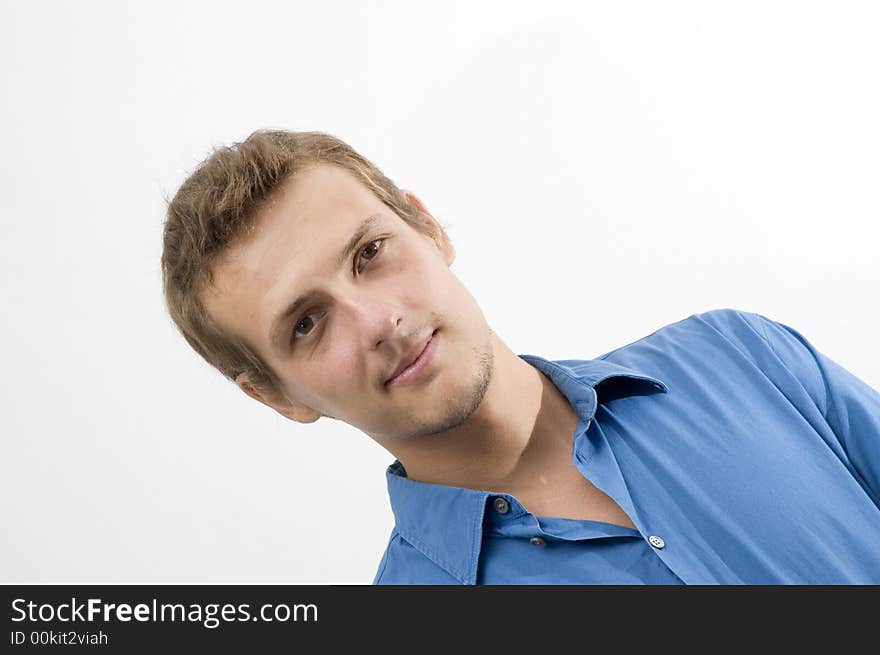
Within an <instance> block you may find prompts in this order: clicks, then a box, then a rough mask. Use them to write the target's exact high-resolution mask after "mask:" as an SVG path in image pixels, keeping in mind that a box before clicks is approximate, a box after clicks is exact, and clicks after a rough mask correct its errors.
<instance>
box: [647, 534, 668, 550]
mask: <svg viewBox="0 0 880 655" xmlns="http://www.w3.org/2000/svg"><path fill="white" fill-rule="evenodd" d="M648 543H650V544H651V545H652V546H653V547H654V548H663V547H664V546H665V545H666V542H665V541H663V540H662V539H661V538H660V537H658V536H657V535H655V534H652V535H651V536H650V537H648Z"/></svg>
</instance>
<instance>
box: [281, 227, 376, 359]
mask: <svg viewBox="0 0 880 655" xmlns="http://www.w3.org/2000/svg"><path fill="white" fill-rule="evenodd" d="M381 221H382V216H381V215H379V214H373V215H372V216H369V217H368V218H366V219H365V220H364V221H363V222H361V224H360V225H358V227H357V229H356V230H355V231H354V233H353V234H352V235H351V238H350V239H349V240H348V241H347V242H346V244H345V246H344V247H343V248H342V250H341V251H340V252H339V256H338V257H337V259H336V267H335V269H334V270H336V271H338V270H339V269H340V268H342V265H343V264H345V262H346V261H348V258H349V257H350V256H351V254H352V253H353V252H354V249H355V248H357V247H358V244H359V243H360V241H361V239H363V238H364V236H365V235H366V234H367V232H369V231H370V230H372V229H373V228H374V227H375V226H376V224H378V223H380V222H381ZM313 296H314V291H311V290H310V291H307V292H306V293H304V294H302V295H301V296H299V297H297V298H296V299H295V300H294V301H293V302H291V303H290V304H289V305H287V307H286V308H285V309H284V311H282V312H281V313H280V314H278V316H276V317H275V318H274V319H273V320H272V324H271V326H270V328H269V343H271V344H272V346H273V347H275V348H278V349H280V347H281V344H280V339H281V334H282V332H281V328H282V327H283V326H284V325H285V323H286V322H287V321H288V319H290V317H291V316H293V315H295V314H296V313H297V312H298V311H299V310H300V308H301V307H302V306H303V305H305V304H306V303H307V302H309V300H311V299H312V297H313Z"/></svg>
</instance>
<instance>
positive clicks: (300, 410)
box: [235, 373, 321, 423]
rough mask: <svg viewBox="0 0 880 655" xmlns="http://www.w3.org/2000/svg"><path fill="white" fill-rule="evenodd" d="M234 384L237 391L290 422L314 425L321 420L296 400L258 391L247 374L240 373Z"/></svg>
mask: <svg viewBox="0 0 880 655" xmlns="http://www.w3.org/2000/svg"><path fill="white" fill-rule="evenodd" d="M235 383H236V384H237V385H238V388H239V389H241V390H242V391H244V392H245V393H246V394H247V395H249V396H250V397H251V398H253V399H254V400H259V401H260V402H261V403H263V404H264V405H266V406H267V407H271V408H272V409H274V410H275V411H276V412H278V413H279V414H281V415H282V416H286V417H287V418H289V419H290V420H291V421H296V422H297V423H314V422H315V421H317V420H318V419H319V418H321V414H320V412H316V411H315V410H314V409H312V408H311V407H308V406H307V405H303V404H302V403H300V402H297V401H296V400H290V399H289V398H287V397H286V396H283V397H280V396H279V395H276V394H269V393H266V392H263V391H260V390H258V389H257V388H256V387H254V385H253V384H252V383H251V381H250V378H249V377H248V374H247V373H240V374H239V375H238V377H236V378H235Z"/></svg>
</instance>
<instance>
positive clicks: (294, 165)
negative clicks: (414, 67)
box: [162, 131, 493, 440]
mask: <svg viewBox="0 0 880 655" xmlns="http://www.w3.org/2000/svg"><path fill="white" fill-rule="evenodd" d="M454 257H455V250H454V248H453V246H452V243H451V242H450V241H449V238H448V237H447V235H446V232H445V230H444V229H443V228H442V227H441V226H440V225H439V223H438V222H437V221H436V220H435V219H434V217H433V216H431V214H430V213H429V212H428V210H427V209H426V208H425V207H424V205H423V204H422V203H421V201H420V200H419V199H418V198H417V197H416V196H415V195H413V194H412V193H410V192H408V191H402V190H400V189H398V188H397V187H396V186H395V185H394V183H393V182H391V180H389V179H388V178H387V177H385V176H384V175H383V174H382V173H381V172H380V171H379V170H378V169H377V168H376V167H375V166H374V165H373V164H371V163H370V162H369V161H368V160H366V159H365V158H363V157H362V156H360V155H359V154H358V153H356V152H355V151H354V150H352V149H351V148H350V147H349V146H347V145H346V144H345V143H343V142H341V141H339V140H338V139H335V138H334V137H332V136H329V135H326V134H322V133H317V132H299V133H297V132H282V131H258V132H255V133H253V134H252V135H250V136H249V137H248V138H247V139H246V140H245V141H244V142H242V143H238V144H235V145H233V146H231V147H228V148H222V149H218V150H215V152H214V153H213V154H212V155H211V156H210V157H209V158H208V159H206V160H205V161H204V162H202V164H201V165H200V166H199V168H198V169H197V170H196V171H195V172H194V173H193V174H192V175H191V176H190V177H189V178H188V179H187V180H186V181H185V182H184V184H183V185H182V186H181V188H180V189H179V190H178V192H177V194H176V195H175V197H174V198H173V200H172V201H171V203H170V204H169V207H168V219H167V222H166V224H165V234H164V251H163V255H162V271H163V277H164V290H165V298H166V303H167V306H168V309H169V312H170V314H171V316H172V318H173V319H174V321H175V323H176V324H177V326H178V328H179V329H180V331H181V332H182V334H183V335H184V337H185V338H186V339H187V341H188V342H189V343H190V345H191V346H192V347H193V348H194V349H195V350H196V351H197V352H198V353H199V354H200V355H202V357H204V358H205V359H206V360H207V361H208V362H209V363H210V364H212V365H213V366H215V367H216V368H218V369H219V370H220V371H221V372H222V373H223V374H224V375H226V376H227V377H228V378H230V379H231V380H234V381H235V382H236V384H238V386H239V387H240V388H241V389H242V390H243V391H245V392H246V393H247V394H248V395H250V396H251V397H253V398H255V399H257V400H260V401H261V402H263V403H265V404H266V405H268V406H270V407H272V408H274V409H275V410H276V411H278V412H280V413H281V414H283V415H285V416H287V417H288V418H290V419H293V420H295V421H299V422H303V423H308V422H312V421H314V420H316V419H317V418H319V417H320V416H322V415H324V416H331V417H333V418H337V419H339V420H342V421H345V422H346V423H349V424H351V425H353V426H355V427H358V428H360V429H361V430H363V431H364V432H366V433H368V434H370V435H371V436H373V437H374V438H377V439H380V440H381V439H386V440H390V439H394V438H397V437H409V436H416V435H422V434H432V433H435V432H439V431H442V430H445V429H448V428H451V427H454V426H455V425H458V424H459V423H460V422H462V421H463V420H464V419H466V418H467V417H468V416H469V415H470V414H471V412H473V411H474V410H475V409H476V407H477V406H478V405H479V403H480V401H481V400H482V397H483V394H484V392H485V390H486V387H487V385H488V382H489V379H490V378H491V375H492V367H493V356H492V345H491V331H490V329H489V327H488V326H487V324H486V321H485V318H484V317H483V314H482V312H481V311H480V309H479V307H478V305H477V303H476V302H475V300H474V299H473V297H472V296H471V295H470V294H469V293H468V291H467V290H466V289H465V288H464V286H463V285H462V284H461V283H460V282H459V280H458V279H457V278H456V276H455V275H454V274H453V273H452V271H451V270H450V269H449V266H450V265H451V264H452V262H453V259H454ZM297 301H299V302H297ZM294 305H295V307H294ZM432 335H433V343H432V350H433V351H434V357H433V359H432V361H431V362H430V363H429V365H428V367H427V368H426V369H425V370H424V372H423V374H422V375H421V376H420V377H419V378H418V379H417V380H415V381H413V382H411V383H409V384H391V385H388V384H386V381H387V380H388V378H389V377H390V376H391V375H392V373H393V372H394V371H395V370H396V369H397V368H398V367H399V365H400V364H401V363H402V362H405V361H406V360H408V359H409V358H410V357H411V355H412V353H413V352H415V351H416V350H417V349H418V348H419V347H420V346H421V344H423V343H425V341H426V340H427V339H428V338H429V337H431V336H432ZM414 349H415V350H414Z"/></svg>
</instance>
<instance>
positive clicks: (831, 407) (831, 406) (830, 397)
mask: <svg viewBox="0 0 880 655" xmlns="http://www.w3.org/2000/svg"><path fill="white" fill-rule="evenodd" d="M758 325H760V326H761V332H762V334H763V339H764V341H766V342H767V345H768V346H769V347H770V351H771V352H772V353H773V354H774V355H776V357H777V358H778V359H779V361H781V362H782V363H783V365H784V364H785V359H783V357H782V355H780V354H779V353H778V352H777V351H776V348H774V347H773V343H772V342H771V341H770V336H769V335H768V334H767V326H766V325H764V319H762V318H761V317H760V316H758ZM810 356H811V357H812V356H813V355H812V353H810ZM814 360H815V358H814ZM786 368H788V366H786ZM816 368H817V369H818V371H819V376H820V377H821V378H822V384H823V385H824V387H825V397H826V402H827V405H828V406H827V407H826V408H825V411H824V412H823V413H822V418H824V419H825V422H826V423H829V419H828V415H829V414H832V413H833V415H834V417H835V418H836V419H837V422H838V423H839V422H840V416H839V414H838V413H837V403H836V402H835V400H834V394H832V393H831V389H829V388H828V383H827V381H826V380H825V374H824V373H823V371H822V367H821V366H820V365H819V363H818V362H816ZM795 379H797V376H796V375H795ZM798 381H799V382H800V380H798ZM801 385H803V383H802V382H801Z"/></svg>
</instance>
